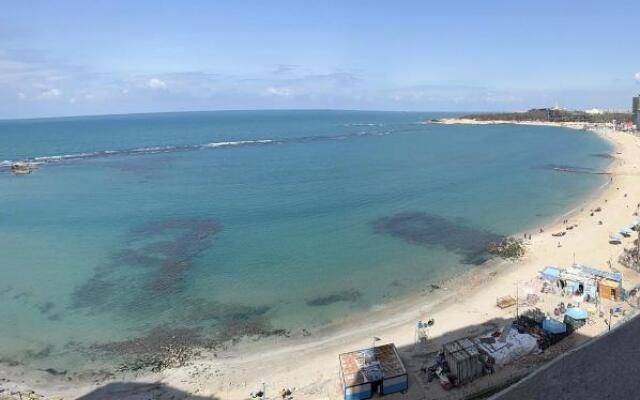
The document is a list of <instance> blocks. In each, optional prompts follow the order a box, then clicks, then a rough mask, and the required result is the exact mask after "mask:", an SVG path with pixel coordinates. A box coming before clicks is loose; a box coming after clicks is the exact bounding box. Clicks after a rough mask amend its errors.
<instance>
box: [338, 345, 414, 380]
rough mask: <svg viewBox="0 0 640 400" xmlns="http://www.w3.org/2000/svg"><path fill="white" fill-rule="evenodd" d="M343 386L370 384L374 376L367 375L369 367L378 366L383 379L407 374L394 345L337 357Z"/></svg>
mask: <svg viewBox="0 0 640 400" xmlns="http://www.w3.org/2000/svg"><path fill="white" fill-rule="evenodd" d="M338 358H339V360H340V369H341V371H342V379H343V381H344V385H345V386H347V387H349V386H356V385H362V384H365V383H368V382H371V380H370V379H371V378H374V379H375V377H374V376H373V375H375V374H368V373H367V372H369V371H368V369H370V368H369V367H371V366H373V365H379V368H380V369H381V370H382V377H383V378H393V377H394V376H399V375H403V374H406V373H407V370H406V369H405V368H404V365H403V364H402V360H400V356H399V355H398V351H397V349H396V346H395V344H393V343H389V344H385V345H382V346H376V347H374V348H369V349H362V350H356V351H352V352H349V353H342V354H340V355H339V356H338Z"/></svg>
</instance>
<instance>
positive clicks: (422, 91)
mask: <svg viewBox="0 0 640 400" xmlns="http://www.w3.org/2000/svg"><path fill="white" fill-rule="evenodd" d="M446 3H448V4H445V2H438V4H429V3H428V2H425V1H377V2H376V1H347V0H343V1H329V0H325V1H302V0H298V1H242V0H238V1H228V2H223V1H171V2H170V1H159V0H154V1H144V0H137V1H120V2H119V1H96V0H93V1H62V0H61V1H56V2H51V1H35V0H33V1H23V0H22V1H10V0H3V1H2V3H1V5H2V13H0V118H21V117H39V116H57V115H80V114H105V113H131V112H153V111H182V110H215V109H256V108H258V109H274V108H276V109H277V108H286V109H291V108H333V109H343V108H346V109H376V110H434V111H441V110H454V111H457V110H462V111H466V110H521V109H527V108H530V107H538V106H545V105H552V104H554V103H556V102H558V103H559V104H560V105H562V106H566V107H569V108H591V107H601V108H619V109H623V108H629V107H630V97H631V96H632V95H633V94H634V93H636V92H639V91H640V47H639V44H638V32H640V28H639V26H640V1H637V0H635V1H609V2H607V3H605V2H602V1H546V0H538V1H535V2H534V1H527V2H525V1H457V2H455V3H453V2H446Z"/></svg>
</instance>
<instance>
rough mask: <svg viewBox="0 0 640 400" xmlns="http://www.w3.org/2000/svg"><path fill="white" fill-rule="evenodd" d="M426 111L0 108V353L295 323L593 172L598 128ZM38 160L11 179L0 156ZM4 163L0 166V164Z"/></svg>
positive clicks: (394, 293)
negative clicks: (168, 331)
mask: <svg viewBox="0 0 640 400" xmlns="http://www.w3.org/2000/svg"><path fill="white" fill-rule="evenodd" d="M439 116H441V114H433V113H386V112H343V111H264V112H263V111H242V112H205V113H176V114H153V115H129V116H105V117H87V118H62V119H42V120H23V121H0V161H2V160H7V162H5V163H4V165H5V170H4V171H0V276H1V277H2V278H1V280H0V301H1V304H2V307H0V321H2V323H1V324H0V359H2V360H5V361H7V360H14V361H17V362H21V363H27V364H29V365H33V366H34V367H51V366H54V367H57V368H67V367H69V368H76V367H81V366H83V365H85V364H86V363H88V360H89V359H90V358H91V354H92V353H91V349H94V348H95V345H102V344H105V343H112V342H114V341H120V340H124V339H130V338H134V337H137V336H142V335H145V334H147V333H148V332H150V331H153V329H154V328H156V327H159V326H165V327H166V326H171V327H173V328H187V329H193V330H195V331H197V332H198V333H199V334H200V335H204V336H206V337H209V336H211V337H233V336H237V335H241V334H243V333H245V332H249V333H255V332H261V333H264V332H269V331H272V330H276V329H288V330H291V331H292V333H294V334H295V333H296V332H300V331H301V330H302V329H303V328H304V329H309V330H311V331H313V329H314V328H317V327H319V326H322V325H325V324H326V323H328V322H330V321H334V320H336V319H338V318H340V317H344V316H346V315H350V314H352V313H356V312H361V311H363V310H366V309H368V308H370V307H372V306H373V305H376V304H381V303H385V302H388V301H391V300H393V299H398V298H400V297H402V296H406V295H408V294H409V293H411V292H415V291H416V290H419V289H420V288H422V287H425V285H427V284H428V283H429V282H437V281H439V280H441V279H444V278H447V277H450V276H452V275H455V274H457V273H460V272H462V271H467V270H468V269H470V268H474V267H476V265H477V264H479V263H481V262H482V261H483V260H484V259H485V258H486V255H485V254H484V252H483V249H484V245H485V244H486V242H488V241H491V240H496V239H497V238H499V237H500V236H501V235H509V234H513V233H516V232H520V231H522V230H525V229H534V228H535V227H537V226H539V225H540V224H541V223H543V222H544V221H546V220H548V219H550V218H552V217H553V216H556V215H559V214H561V213H564V212H567V211H569V210H570V209H571V208H572V207H573V206H574V205H575V204H576V203H577V202H578V201H579V200H580V199H582V198H583V197H584V196H586V195H588V194H589V193H591V192H593V191H594V190H595V189H596V188H597V187H599V186H600V185H602V184H603V183H604V178H603V177H602V176H599V175H594V174H588V173H573V174H572V173H560V172H557V171H553V170H552V169H551V168H550V166H553V165H565V166H572V167H579V168H583V169H582V171H587V172H589V171H597V170H601V169H604V168H605V167H606V165H607V163H608V162H609V161H608V159H607V158H606V157H604V156H603V155H604V154H607V153H608V152H610V151H611V149H610V148H609V146H608V145H607V144H606V143H605V142H603V141H602V140H600V139H599V138H597V137H596V136H595V135H591V134H586V133H583V132H578V131H571V130H564V129H558V128H546V127H525V126H506V125H502V126H439V125H429V124H421V123H420V122H422V121H425V120H428V119H430V118H435V117H439ZM21 159H29V160H33V161H39V162H42V163H43V164H42V165H41V167H40V169H39V170H37V171H36V172H34V173H33V174H31V175H28V176H21V177H17V176H13V175H11V174H10V172H8V171H7V170H6V165H8V164H9V161H12V160H13V161H15V160H21ZM1 165H2V164H0V166H1Z"/></svg>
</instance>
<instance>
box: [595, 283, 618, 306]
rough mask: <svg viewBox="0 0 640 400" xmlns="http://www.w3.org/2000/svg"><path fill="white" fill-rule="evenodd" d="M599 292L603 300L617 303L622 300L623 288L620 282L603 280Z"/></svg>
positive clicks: (599, 284) (599, 285)
mask: <svg viewBox="0 0 640 400" xmlns="http://www.w3.org/2000/svg"><path fill="white" fill-rule="evenodd" d="M598 292H600V297H601V298H603V299H607V300H613V301H617V300H620V299H621V295H622V287H621V286H620V282H616V281H612V280H610V279H602V280H600V281H599V282H598Z"/></svg>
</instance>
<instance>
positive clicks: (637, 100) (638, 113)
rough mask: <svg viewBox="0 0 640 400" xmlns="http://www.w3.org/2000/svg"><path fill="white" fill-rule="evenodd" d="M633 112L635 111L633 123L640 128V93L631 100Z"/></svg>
mask: <svg viewBox="0 0 640 400" xmlns="http://www.w3.org/2000/svg"><path fill="white" fill-rule="evenodd" d="M631 112H632V113H633V123H634V124H636V128H638V129H640V94H639V95H637V96H636V97H634V98H633V101H632V102H631Z"/></svg>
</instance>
